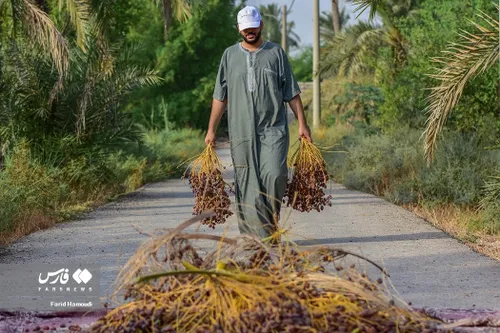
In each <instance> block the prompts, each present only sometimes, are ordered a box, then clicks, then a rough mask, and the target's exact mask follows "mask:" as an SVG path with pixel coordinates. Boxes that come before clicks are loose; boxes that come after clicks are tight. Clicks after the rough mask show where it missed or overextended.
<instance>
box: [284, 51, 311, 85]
mask: <svg viewBox="0 0 500 333" xmlns="http://www.w3.org/2000/svg"><path fill="white" fill-rule="evenodd" d="M312 52H313V51H312V47H306V48H304V49H303V50H302V52H300V53H299V54H298V55H296V56H290V65H291V66H292V68H293V74H294V75H295V79H296V80H297V81H299V82H311V81H312V80H313V75H312V67H313V53H312Z"/></svg>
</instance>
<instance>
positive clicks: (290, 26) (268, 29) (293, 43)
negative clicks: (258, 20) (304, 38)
mask: <svg viewBox="0 0 500 333" xmlns="http://www.w3.org/2000/svg"><path fill="white" fill-rule="evenodd" d="M259 11H260V13H261V15H262V16H263V17H262V20H263V21H264V24H265V26H264V31H263V34H264V36H263V37H264V39H267V40H269V41H272V42H273V43H277V44H280V43H281V27H282V24H283V23H282V17H283V16H282V13H281V8H280V7H279V6H278V5H277V4H275V3H272V4H269V5H267V6H264V5H261V6H259ZM294 29H295V22H293V21H288V22H287V40H286V43H287V45H288V47H292V48H293V47H298V46H299V42H300V37H299V36H298V35H297V34H296V33H295V32H294Z"/></svg>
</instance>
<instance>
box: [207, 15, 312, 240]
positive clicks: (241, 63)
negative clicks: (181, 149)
mask: <svg viewBox="0 0 500 333" xmlns="http://www.w3.org/2000/svg"><path fill="white" fill-rule="evenodd" d="M263 29H264V23H263V22H262V20H261V16H260V13H259V11H258V10H257V9H256V8H255V7H252V6H247V7H245V8H243V9H242V10H241V11H240V12H239V13H238V31H239V33H240V34H241V36H242V37H243V41H242V42H240V43H237V44H235V45H233V46H231V47H229V48H227V49H226V50H225V52H224V54H223V56H222V60H221V63H220V67H219V72H218V75H217V81H216V83H215V89H214V94H213V101H212V112H211V115H210V121H209V125H208V132H207V135H206V138H205V143H206V144H207V145H208V144H214V143H215V132H216V129H217V126H218V124H219V121H220V119H221V117H222V114H223V113H224V110H225V108H226V106H227V109H228V123H229V139H230V145H231V155H232V159H233V166H234V169H235V197H236V204H237V217H238V227H239V230H240V233H242V234H252V235H255V236H258V237H260V238H263V239H265V238H268V237H269V236H271V235H272V234H273V232H274V231H275V226H276V223H277V222H278V219H279V212H280V207H281V201H282V199H283V196H284V193H285V189H286V181H287V173H288V171H287V164H286V163H287V162H286V161H287V155H288V145H289V138H288V124H287V115H286V105H285V102H288V103H289V105H290V108H291V109H292V111H293V112H294V114H295V117H296V118H297V120H298V123H299V136H300V137H302V138H306V139H307V140H311V135H310V131H309V128H308V126H307V123H306V119H305V116H304V110H303V106H302V100H301V98H300V89H299V86H298V84H297V82H296V81H295V78H294V75H293V73H292V70H291V68H290V63H289V62H288V58H287V56H286V54H285V52H284V51H283V49H282V48H281V47H280V46H279V45H276V44H274V43H271V42H267V41H263V40H262V38H261V34H262V30H263Z"/></svg>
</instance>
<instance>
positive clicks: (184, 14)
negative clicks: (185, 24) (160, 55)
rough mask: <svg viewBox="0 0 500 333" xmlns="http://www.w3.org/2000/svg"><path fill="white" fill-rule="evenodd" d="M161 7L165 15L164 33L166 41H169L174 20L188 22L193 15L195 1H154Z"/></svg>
mask: <svg viewBox="0 0 500 333" xmlns="http://www.w3.org/2000/svg"><path fill="white" fill-rule="evenodd" d="M154 1H155V2H156V3H158V4H159V5H160V6H161V9H162V14H163V32H164V38H165V40H167V39H168V34H169V31H170V28H171V27H172V22H173V19H174V18H175V19H177V20H179V21H183V20H186V19H188V18H190V17H191V15H192V7H193V5H194V0H154Z"/></svg>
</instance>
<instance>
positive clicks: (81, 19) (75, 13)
mask: <svg viewBox="0 0 500 333" xmlns="http://www.w3.org/2000/svg"><path fill="white" fill-rule="evenodd" d="M58 1H59V10H61V9H62V8H63V7H64V8H66V10H67V12H68V14H69V17H70V20H71V23H72V24H73V26H74V27H75V30H76V42H77V44H78V46H79V47H80V48H81V49H82V50H85V45H84V35H85V32H86V30H87V28H88V21H89V16H90V5H89V3H88V2H87V1H86V0H58Z"/></svg>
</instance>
